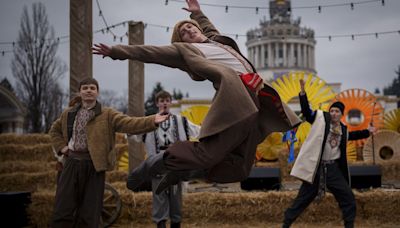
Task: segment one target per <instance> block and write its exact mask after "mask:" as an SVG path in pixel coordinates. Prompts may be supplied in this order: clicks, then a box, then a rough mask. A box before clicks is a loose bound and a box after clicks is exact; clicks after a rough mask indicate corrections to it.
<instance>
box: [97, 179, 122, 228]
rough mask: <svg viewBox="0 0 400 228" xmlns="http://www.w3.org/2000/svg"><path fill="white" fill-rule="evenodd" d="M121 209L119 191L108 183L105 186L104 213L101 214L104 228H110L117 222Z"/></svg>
mask: <svg viewBox="0 0 400 228" xmlns="http://www.w3.org/2000/svg"><path fill="white" fill-rule="evenodd" d="M121 208H122V201H121V198H120V197H119V194H118V192H117V190H115V189H114V188H113V187H112V186H111V185H110V184H108V183H106V184H105V186H104V197H103V211H102V212H101V218H102V220H103V225H104V227H109V226H110V225H112V224H113V223H114V222H115V220H117V218H118V217H119V214H120V213H121Z"/></svg>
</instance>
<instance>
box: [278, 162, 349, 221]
mask: <svg viewBox="0 0 400 228" xmlns="http://www.w3.org/2000/svg"><path fill="white" fill-rule="evenodd" d="M318 170H320V169H318ZM319 175H320V174H319V173H317V175H316V176H315V180H314V183H313V184H310V183H307V182H303V184H302V185H301V187H300V190H299V193H298V195H297V197H296V199H295V200H294V202H293V204H292V206H291V207H289V208H288V209H287V210H286V212H285V219H284V221H283V224H284V227H289V226H290V225H291V224H292V223H293V222H294V221H295V220H296V218H297V217H298V216H299V215H300V214H301V213H302V212H303V211H304V210H305V209H306V208H307V207H308V205H310V203H311V202H312V201H313V200H314V198H315V197H316V196H317V193H318V185H319ZM326 185H327V188H328V189H329V190H330V191H331V192H332V194H333V195H334V196H335V199H336V201H337V202H338V204H339V207H340V209H341V210H342V217H343V220H344V224H345V227H346V228H347V227H349V228H350V227H353V224H354V219H355V217H356V202H355V198H354V194H353V192H352V191H351V188H350V186H349V185H348V183H347V181H346V180H345V178H344V176H343V174H342V172H341V171H340V169H339V166H338V165H337V163H333V164H328V165H327V175H326ZM327 213H329V212H327Z"/></svg>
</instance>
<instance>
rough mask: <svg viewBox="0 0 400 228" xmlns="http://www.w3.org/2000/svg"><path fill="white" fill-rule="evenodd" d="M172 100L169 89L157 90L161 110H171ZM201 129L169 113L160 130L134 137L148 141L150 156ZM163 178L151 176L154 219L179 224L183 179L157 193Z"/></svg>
mask: <svg viewBox="0 0 400 228" xmlns="http://www.w3.org/2000/svg"><path fill="white" fill-rule="evenodd" d="M171 101H172V97H171V94H170V93H168V92H166V91H160V92H158V93H157V94H156V96H155V102H156V105H157V107H158V113H159V114H166V113H168V114H169V113H170V107H171V104H172V103H171ZM199 132H200V127H199V126H197V125H195V124H193V123H191V122H190V121H189V120H187V119H186V118H185V117H183V116H180V115H173V114H170V115H169V119H167V120H166V121H164V122H162V123H161V124H160V125H159V127H158V128H157V130H155V131H153V132H148V133H146V134H144V135H142V137H135V138H137V139H138V140H142V141H143V142H144V143H145V145H146V152H147V157H152V156H156V155H158V154H159V153H164V152H165V150H166V149H167V148H168V147H169V145H171V144H172V143H175V142H178V141H187V140H189V139H190V138H197V137H198V135H199ZM160 181H161V176H160V175H158V176H156V177H153V178H152V179H151V182H152V185H151V186H152V191H153V210H152V215H153V216H152V219H153V221H154V222H155V223H156V224H157V228H164V227H166V221H167V220H168V218H169V219H170V221H171V228H179V227H180V224H181V220H182V213H181V210H182V183H181V182H178V183H177V184H175V185H171V186H169V187H168V188H166V189H165V190H164V191H162V192H161V193H160V194H156V188H157V186H158V184H159V182H160ZM128 185H129V183H128Z"/></svg>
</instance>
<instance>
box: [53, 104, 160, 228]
mask: <svg viewBox="0 0 400 228" xmlns="http://www.w3.org/2000/svg"><path fill="white" fill-rule="evenodd" d="M154 120H155V116H149V117H130V116H127V115H124V114H122V113H120V112H117V111H115V110H114V109H111V108H103V107H101V104H100V103H98V102H97V103H96V105H95V106H94V107H93V108H91V109H85V108H84V107H83V106H81V104H80V103H79V104H77V105H76V106H74V107H70V108H68V109H66V110H64V112H63V113H62V114H61V116H60V118H58V119H57V120H56V121H55V122H54V123H53V125H52V126H51V129H50V131H49V134H50V137H51V141H52V144H53V148H54V150H55V151H56V152H57V153H58V154H59V155H61V153H60V151H61V149H62V148H63V147H65V146H68V148H69V150H68V156H67V157H65V158H64V159H65V162H64V167H63V169H62V171H61V172H60V176H59V179H58V182H57V190H56V196H55V204H54V211H53V216H52V225H51V226H52V227H93V228H97V227H99V225H100V217H101V211H102V208H103V195H104V182H105V171H107V170H112V169H113V168H114V164H115V157H116V153H115V151H114V144H115V132H123V133H131V134H135V133H136V134H140V133H144V132H148V131H153V130H155V129H156V128H157V126H156V124H155V123H154Z"/></svg>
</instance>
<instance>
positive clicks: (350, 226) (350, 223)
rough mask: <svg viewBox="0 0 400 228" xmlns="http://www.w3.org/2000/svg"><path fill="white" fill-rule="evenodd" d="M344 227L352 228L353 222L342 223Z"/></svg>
mask: <svg viewBox="0 0 400 228" xmlns="http://www.w3.org/2000/svg"><path fill="white" fill-rule="evenodd" d="M344 227H345V228H354V222H353V221H351V222H344Z"/></svg>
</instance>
